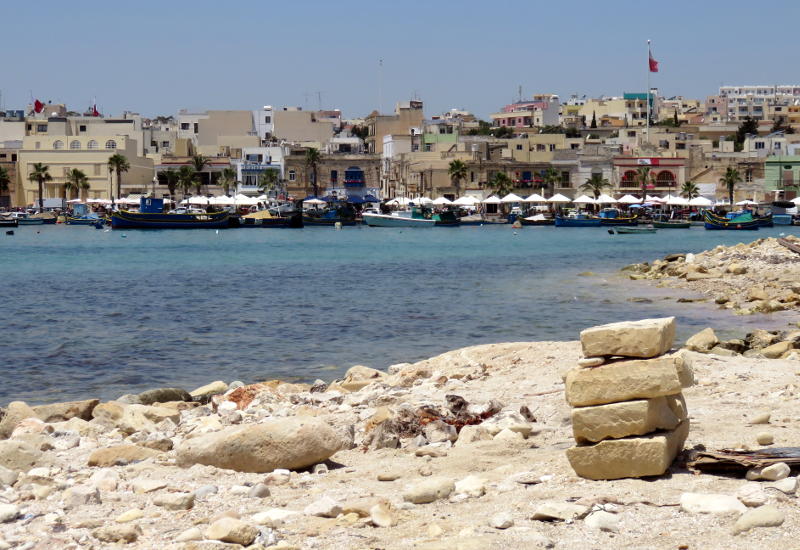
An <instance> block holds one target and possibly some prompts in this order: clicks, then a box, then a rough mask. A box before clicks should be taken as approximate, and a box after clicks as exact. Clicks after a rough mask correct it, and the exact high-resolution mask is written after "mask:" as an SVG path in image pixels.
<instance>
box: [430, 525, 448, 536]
mask: <svg viewBox="0 0 800 550" xmlns="http://www.w3.org/2000/svg"><path fill="white" fill-rule="evenodd" d="M443 534H444V529H442V528H441V527H439V525H438V524H437V523H431V524H430V525H428V536H429V537H430V538H432V539H435V538H438V537H441V536H442V535H443Z"/></svg>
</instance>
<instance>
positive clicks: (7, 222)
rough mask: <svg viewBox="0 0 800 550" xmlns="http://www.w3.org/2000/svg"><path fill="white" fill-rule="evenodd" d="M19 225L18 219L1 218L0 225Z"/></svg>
mask: <svg viewBox="0 0 800 550" xmlns="http://www.w3.org/2000/svg"><path fill="white" fill-rule="evenodd" d="M18 225H19V222H18V221H17V220H0V227H17V226H18Z"/></svg>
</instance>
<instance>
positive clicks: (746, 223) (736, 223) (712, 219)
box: [703, 210, 759, 231]
mask: <svg viewBox="0 0 800 550" xmlns="http://www.w3.org/2000/svg"><path fill="white" fill-rule="evenodd" d="M703 222H704V226H705V228H706V229H712V230H729V231H754V230H757V229H758V227H759V222H758V220H757V219H754V218H753V217H752V216H751V215H750V214H745V215H742V216H737V217H735V218H733V219H730V220H729V219H727V218H721V217H719V216H716V215H714V214H712V213H711V212H709V211H708V210H706V211H704V212H703Z"/></svg>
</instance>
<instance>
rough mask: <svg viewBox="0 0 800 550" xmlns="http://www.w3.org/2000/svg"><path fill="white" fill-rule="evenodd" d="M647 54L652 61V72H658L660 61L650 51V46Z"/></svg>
mask: <svg viewBox="0 0 800 550" xmlns="http://www.w3.org/2000/svg"><path fill="white" fill-rule="evenodd" d="M647 56H648V58H649V62H650V72H651V73H657V72H658V61H656V60H655V58H654V57H653V53H652V52H651V51H650V48H647Z"/></svg>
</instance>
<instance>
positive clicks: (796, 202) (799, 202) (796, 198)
mask: <svg viewBox="0 0 800 550" xmlns="http://www.w3.org/2000/svg"><path fill="white" fill-rule="evenodd" d="M792 202H793V203H795V204H798V205H800V197H795V198H793V199H792Z"/></svg>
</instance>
